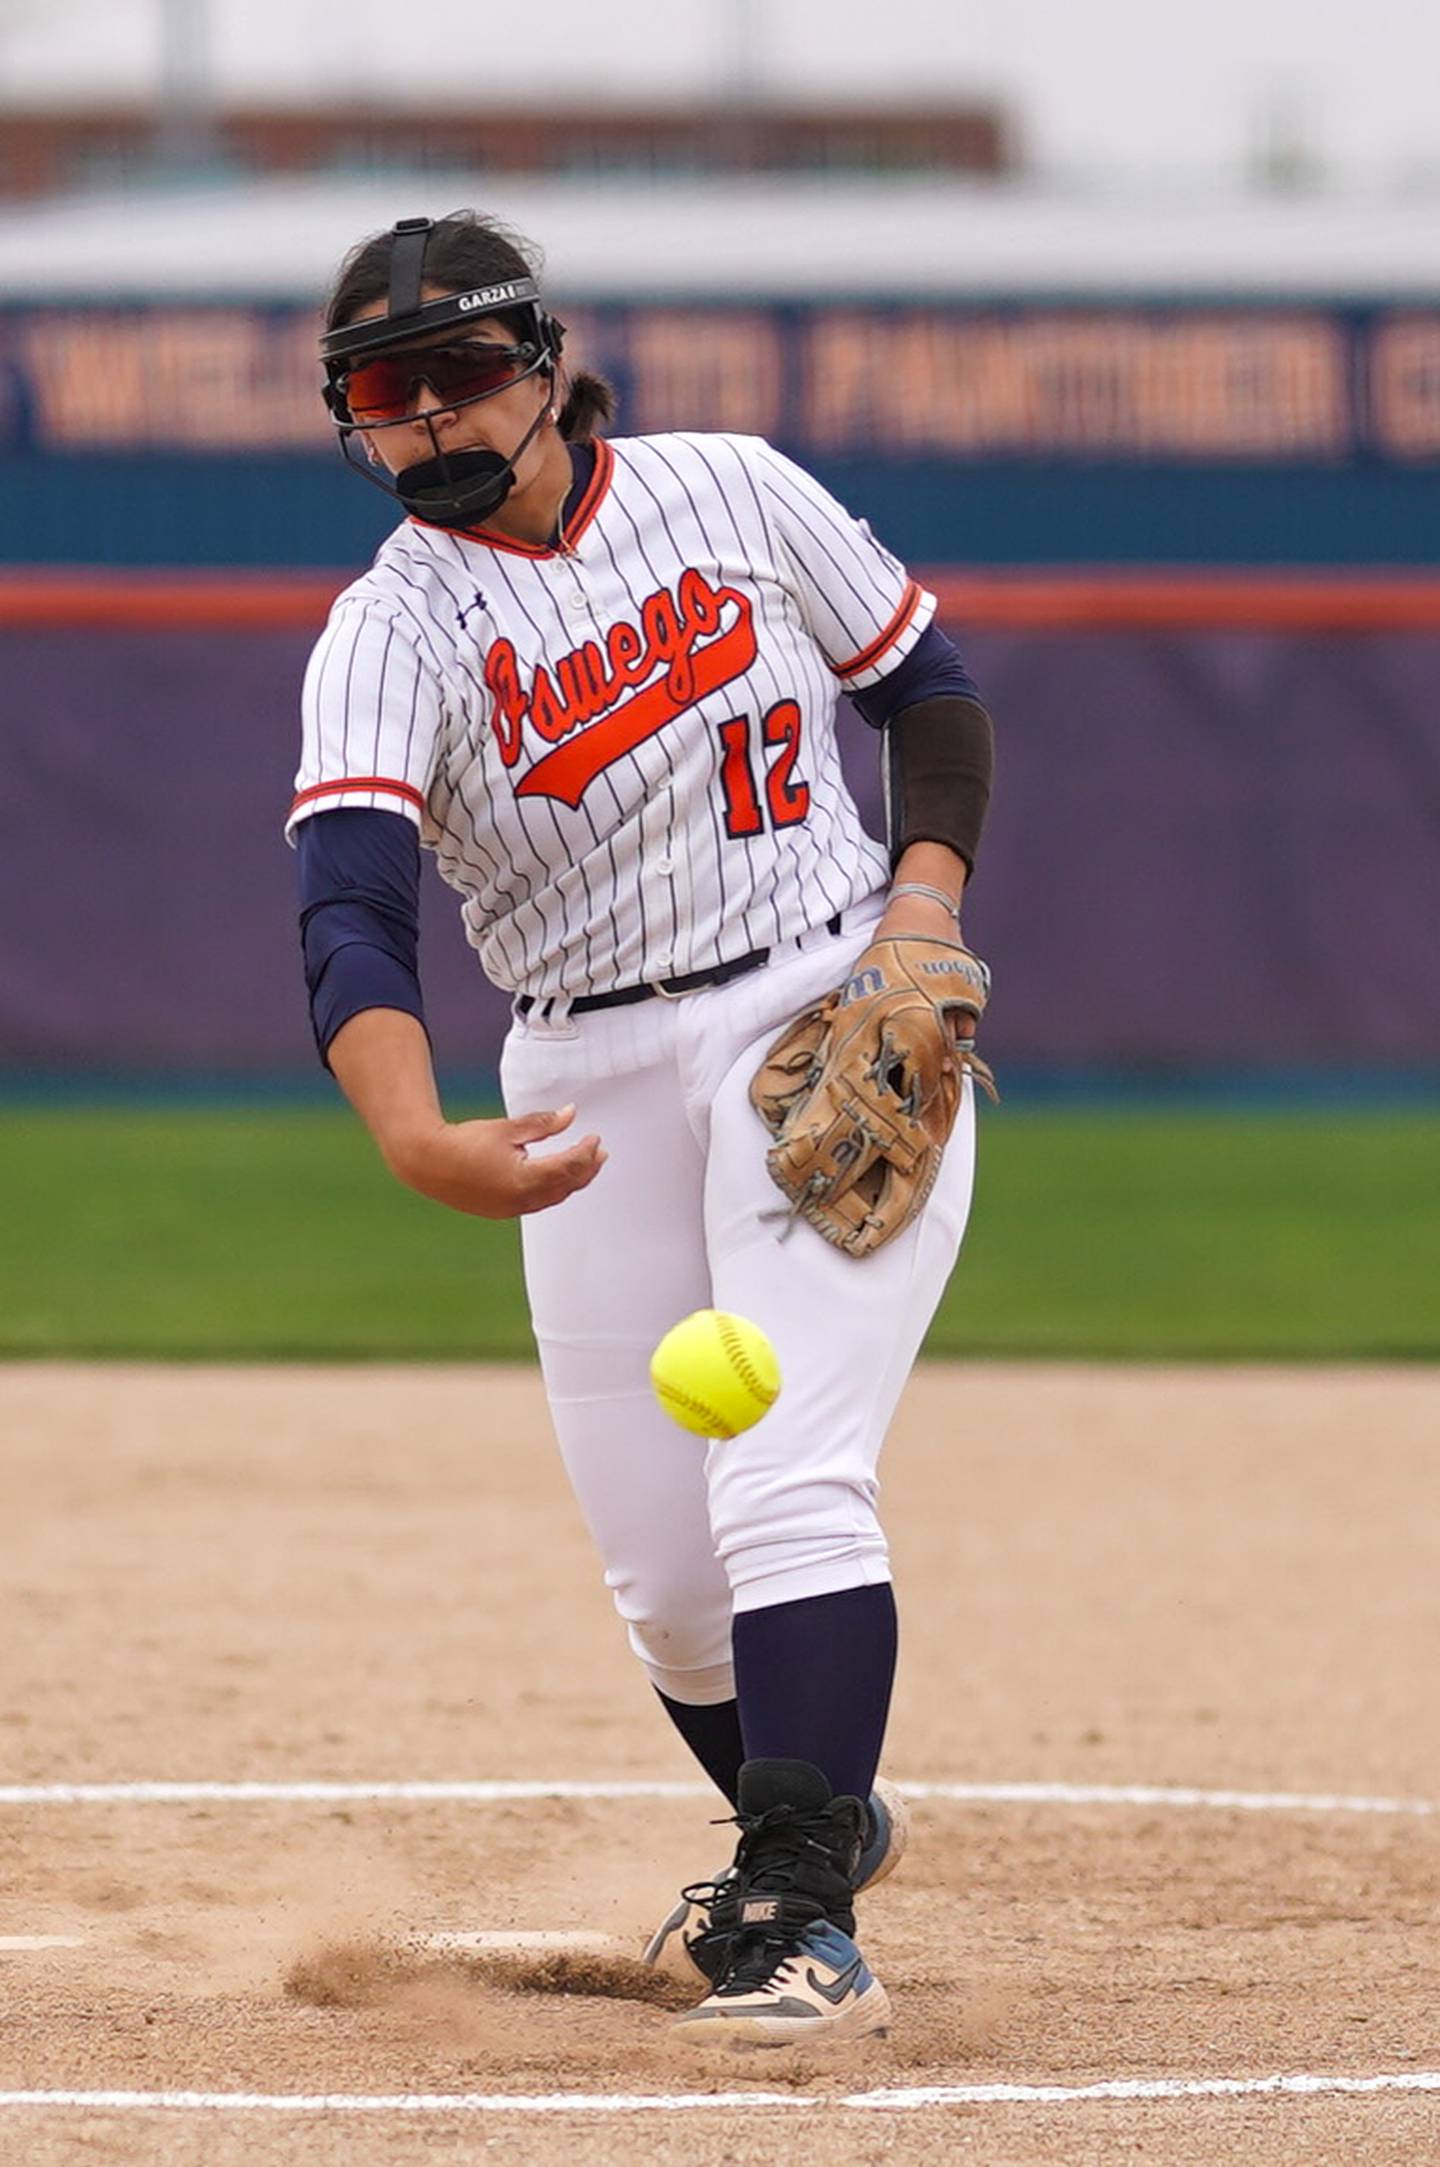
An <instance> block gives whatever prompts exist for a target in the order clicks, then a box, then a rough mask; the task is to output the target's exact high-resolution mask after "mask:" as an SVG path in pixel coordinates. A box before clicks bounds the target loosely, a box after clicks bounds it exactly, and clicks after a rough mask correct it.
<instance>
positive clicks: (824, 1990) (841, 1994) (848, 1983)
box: [805, 1956, 864, 2008]
mask: <svg viewBox="0 0 1440 2167" xmlns="http://www.w3.org/2000/svg"><path fill="white" fill-rule="evenodd" d="M863 1961H864V1960H863V1958H861V1957H858V1956H857V1957H856V1959H855V1961H854V1963H853V1964H847V1965H846V1966H845V1969H844V1970H843V1971H842V1972H841V1974H840V1976H839V1977H838V1979H835V1980H832V1982H831V1984H830V1985H829V1986H826V1984H825V1982H824V1980H823V1979H817V1978H816V1976H815V1974H814V1972H813V1971H811V1970H810V1969H809V1967H808V1966H807V1967H806V1971H805V1984H806V1985H807V1986H813V1987H814V1989H815V1992H816V1993H817V1994H818V1995H819V1996H820V1999H821V2000H822V2001H828V2002H833V2003H834V2004H835V2006H836V2007H837V2008H838V2007H839V2005H840V2003H841V2002H842V2001H844V1999H845V1996H846V1995H847V1994H848V1993H849V1991H850V1989H851V1987H852V1986H853V1985H854V1984H855V1981H856V1980H857V1979H858V1978H859V1976H860V1966H861V1963H862V1962H863Z"/></svg>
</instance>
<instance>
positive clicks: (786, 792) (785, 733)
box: [718, 700, 810, 839]
mask: <svg viewBox="0 0 1440 2167" xmlns="http://www.w3.org/2000/svg"><path fill="white" fill-rule="evenodd" d="M800 729H801V716H800V708H799V704H798V702H797V701H795V700H777V701H776V703H775V705H774V706H773V707H771V708H767V709H766V711H765V713H764V714H763V715H762V716H761V718H760V733H759V746H758V751H759V754H760V759H761V761H762V763H763V774H764V801H765V802H764V807H763V808H762V805H761V798H760V792H759V790H758V789H757V788H756V773H755V758H754V754H753V752H752V749H751V747H752V736H751V720H750V717H749V716H748V715H732V716H731V718H730V720H729V721H728V722H722V723H720V724H719V725H718V735H719V738H720V747H721V759H720V789H721V792H722V794H723V796H724V799H725V833H726V834H727V835H730V836H734V837H735V838H737V839H739V838H741V837H743V836H747V835H761V834H763V833H764V831H765V811H766V810H767V809H768V811H769V815H770V826H771V827H772V828H793V827H794V826H795V825H796V823H797V822H799V821H801V820H803V819H804V818H805V815H806V814H807V813H808V812H809V810H810V785H809V784H808V783H807V782H804V781H802V779H801V778H800V777H799V776H798V775H797V774H796V773H795V762H796V760H797V759H798V758H799V755H800ZM772 753H773V758H772V757H769V755H771V754H772Z"/></svg>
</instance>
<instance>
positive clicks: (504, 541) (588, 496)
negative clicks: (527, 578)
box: [410, 436, 615, 558]
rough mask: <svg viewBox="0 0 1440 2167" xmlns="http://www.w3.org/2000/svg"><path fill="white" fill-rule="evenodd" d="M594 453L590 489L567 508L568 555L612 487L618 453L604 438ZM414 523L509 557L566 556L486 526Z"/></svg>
mask: <svg viewBox="0 0 1440 2167" xmlns="http://www.w3.org/2000/svg"><path fill="white" fill-rule="evenodd" d="M593 450H594V453H595V466H594V469H593V471H592V473H591V476H590V482H589V486H588V487H587V488H586V490H585V493H584V495H583V496H582V497H581V499H580V502H579V504H578V505H577V506H576V507H575V510H574V511H573V512H571V510H570V507H569V504H568V503H567V505H566V508H565V509H566V519H565V549H564V551H563V554H564V555H566V556H568V555H569V554H570V552H571V551H572V550H573V549H574V547H575V544H576V543H577V542H578V541H579V539H580V537H581V535H582V534H583V533H584V532H585V529H586V528H587V527H588V526H589V524H590V522H591V520H592V519H593V518H594V517H595V514H596V513H597V512H598V511H599V509H600V506H601V504H602V503H603V502H604V499H605V495H606V492H607V491H608V489H609V487H610V479H611V476H612V475H613V474H614V472H615V454H614V452H613V451H612V450H611V449H610V446H609V445H608V444H607V443H606V441H605V439H604V437H603V436H597V437H596V438H594V440H593ZM410 524H411V526H412V527H433V528H436V529H438V531H439V532H440V533H441V534H457V535H458V536H459V537H460V539H461V541H462V542H480V543H482V544H483V545H484V547H485V548H486V549H498V550H499V551H501V553H502V554H503V555H504V556H507V557H530V558H541V557H558V556H560V555H561V554H562V552H561V551H560V550H558V549H556V548H555V547H554V546H553V545H548V544H547V545H545V546H544V547H541V546H538V545H537V544H535V543H533V542H517V541H516V540H515V539H514V537H513V536H512V535H509V534H492V533H490V532H489V531H488V530H487V529H486V528H484V527H476V528H473V529H472V528H469V527H442V526H440V523H439V521H438V520H434V519H415V518H412V519H411V521H410Z"/></svg>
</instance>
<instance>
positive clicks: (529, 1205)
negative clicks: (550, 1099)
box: [389, 1106, 606, 1219]
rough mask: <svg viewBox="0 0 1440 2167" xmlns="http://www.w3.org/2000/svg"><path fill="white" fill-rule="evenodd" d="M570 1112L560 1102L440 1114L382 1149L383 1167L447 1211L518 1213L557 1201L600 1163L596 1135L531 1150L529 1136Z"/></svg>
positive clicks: (550, 1129) (558, 1124)
mask: <svg viewBox="0 0 1440 2167" xmlns="http://www.w3.org/2000/svg"><path fill="white" fill-rule="evenodd" d="M574 1119H575V1109H574V1107H573V1106H562V1107H561V1108H560V1110H559V1111H558V1113H536V1114H521V1115H519V1116H518V1117H517V1118H516V1119H515V1120H513V1121H508V1120H501V1121H445V1122H441V1123H439V1124H438V1125H437V1126H436V1127H435V1128H433V1129H431V1128H427V1129H426V1130H425V1131H424V1132H423V1133H422V1134H421V1135H419V1136H416V1137H412V1138H410V1139H408V1140H407V1142H406V1144H405V1145H404V1147H403V1148H402V1149H397V1150H395V1151H394V1152H393V1153H392V1154H390V1155H389V1163H390V1168H391V1171H392V1172H393V1173H394V1174H396V1175H398V1176H399V1178H400V1180H401V1181H403V1182H404V1183H405V1184H406V1185H407V1187H409V1188H411V1189H415V1190H418V1191H419V1193H420V1195H421V1196H428V1197H429V1198H431V1200H432V1201H433V1202H434V1203H436V1204H448V1205H449V1207H450V1209H451V1210H452V1211H464V1212H470V1213H471V1214H472V1215H473V1216H474V1217H476V1218H479V1219H518V1218H519V1217H520V1216H521V1215H522V1214H523V1213H525V1212H528V1211H544V1210H546V1209H547V1208H548V1206H550V1205H551V1204H563V1203H564V1201H565V1199H566V1197H567V1196H573V1195H574V1193H575V1191H576V1190H577V1189H584V1188H588V1187H589V1185H590V1183H591V1182H592V1181H593V1180H594V1179H595V1176H596V1175H597V1174H598V1173H599V1171H600V1169H601V1167H602V1166H603V1165H604V1164H605V1158H606V1154H605V1152H604V1150H603V1149H602V1147H601V1143H600V1139H599V1137H598V1136H582V1137H581V1139H580V1141H579V1143H578V1144H567V1145H566V1146H565V1148H564V1149H563V1150H562V1151H547V1152H543V1153H542V1154H540V1156H539V1157H532V1156H531V1154H530V1149H529V1147H530V1145H531V1144H539V1143H543V1142H544V1141H545V1139H546V1138H547V1137H549V1136H559V1135H560V1134H561V1133H562V1131H564V1130H565V1129H568V1128H569V1126H570V1124H571V1122H572V1121H573V1120H574Z"/></svg>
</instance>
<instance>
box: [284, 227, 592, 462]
mask: <svg viewBox="0 0 1440 2167" xmlns="http://www.w3.org/2000/svg"><path fill="white" fill-rule="evenodd" d="M390 246H391V235H390V233H389V232H388V231H387V232H385V233H372V234H371V235H370V238H369V239H368V240H366V241H361V242H359V243H358V244H357V246H356V247H354V248H352V249H351V251H350V253H349V255H348V256H347V257H346V258H345V261H344V262H343V263H342V264H341V266H340V269H339V272H338V273H337V275H336V279H335V284H334V285H333V286H332V287H331V289H330V295H329V299H328V300H327V301H326V303H325V329H326V330H327V331H336V330H338V329H339V328H340V326H341V325H342V324H348V323H349V322H351V320H352V319H353V318H354V317H355V316H356V315H357V314H358V313H359V311H360V310H361V309H362V308H365V307H366V306H367V305H368V303H370V302H371V301H384V300H385V299H386V298H387V297H388V295H389V292H390ZM542 261H543V259H542V257H541V254H540V251H539V249H538V248H536V247H535V246H534V245H533V243H531V242H529V241H525V240H522V239H521V237H520V235H519V234H518V233H513V232H512V231H511V229H510V228H509V227H508V226H506V225H502V224H501V222H500V220H499V219H498V218H488V217H487V216H486V215H485V213H484V212H483V211H450V212H449V213H447V215H446V216H445V217H444V218H440V219H437V220H436V222H435V224H434V226H433V228H432V229H431V232H430V236H429V239H428V241H427V242H426V246H425V278H426V282H427V283H428V284H432V285H436V286H444V287H446V288H447V289H448V290H449V291H450V292H452V293H464V292H465V291H466V289H467V288H468V287H471V286H497V285H499V284H501V283H502V281H504V280H505V279H510V278H538V277H539V275H540V267H541V263H542ZM498 320H499V321H500V322H501V323H503V324H505V325H506V326H507V327H508V328H509V329H510V330H512V331H513V332H514V333H515V335H516V337H517V338H519V337H521V336H523V334H524V333H525V331H526V330H527V329H528V326H527V325H526V323H525V321H524V320H523V318H521V317H520V316H519V315H517V314H516V313H515V312H514V311H508V312H507V311H505V310H501V311H499V312H498ZM614 418H615V391H614V387H613V386H612V385H610V384H608V383H607V382H606V381H605V378H604V377H603V376H594V375H592V374H591V373H590V372H589V371H588V370H586V369H580V370H577V372H576V373H575V375H573V376H571V375H570V374H569V372H568V371H566V372H565V404H564V406H563V407H562V408H561V412H560V420H559V424H558V426H559V430H560V434H561V436H563V437H564V439H565V441H566V443H567V444H580V443H584V442H585V440H586V439H587V438H588V437H591V436H593V435H594V434H595V431H596V429H597V428H598V427H600V426H602V425H605V424H608V423H610V422H611V421H613V420H614Z"/></svg>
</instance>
